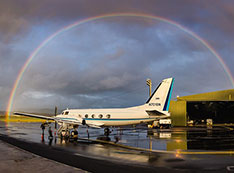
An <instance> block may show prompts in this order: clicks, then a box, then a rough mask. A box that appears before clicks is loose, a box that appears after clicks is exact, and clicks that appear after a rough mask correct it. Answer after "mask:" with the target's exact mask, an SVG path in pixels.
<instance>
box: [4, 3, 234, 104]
mask: <svg viewBox="0 0 234 173" xmlns="http://www.w3.org/2000/svg"><path fill="white" fill-rule="evenodd" d="M115 12H133V13H147V14H152V15H157V16H161V17H166V18H168V19H171V20H174V21H176V22H178V23H180V24H181V25H184V26H186V27H187V28H189V29H191V30H192V31H193V32H195V33H196V34H198V35H200V36H201V37H202V38H204V39H205V40H207V41H208V43H209V44H211V45H212V46H213V47H214V48H215V49H216V50H217V52H219V53H220V54H221V55H222V56H223V57H224V60H225V62H228V66H229V67H232V66H233V65H234V62H233V57H232V55H233V53H234V52H233V50H232V49H233V38H234V24H233V22H232V21H233V20H234V5H233V2H231V1H213V0H206V1H203V0H199V1H192V0H177V1H171V0H147V1H137V0H129V1H126V0H119V1H112V0H111V1H110V0H99V1H93V0H68V1H64V0H41V1H36V0H32V1H28V0H7V1H1V2H0V35H1V37H0V55H1V56H0V62H1V63H0V69H1V73H0V82H1V84H0V91H1V95H0V96H1V98H2V99H1V100H2V101H1V109H2V108H3V107H4V105H5V103H4V102H6V100H7V99H8V98H7V96H8V95H9V93H10V88H11V87H12V84H13V82H14V80H15V79H16V75H17V73H18V71H19V69H20V67H21V66H22V65H23V64H24V61H25V60H26V59H27V57H28V56H29V54H30V53H31V52H32V50H33V49H34V48H36V46H37V45H38V44H40V41H38V40H43V39H45V38H46V37H48V35H50V34H52V33H53V32H54V31H56V30H57V29H59V28H62V27H64V26H66V25H68V24H71V23H73V22H74V21H77V20H80V19H85V18H88V17H93V16H97V15H101V14H108V13H115ZM96 24H99V28H98V25H95V24H94V25H90V27H93V30H91V29H90V28H89V29H87V27H84V28H83V30H87V31H89V33H85V32H82V27H81V28H80V29H79V30H77V33H74V37H72V36H70V37H69V38H68V39H70V40H71V41H70V42H66V44H67V46H64V45H62V46H63V47H60V49H57V50H58V51H57V52H58V53H56V51H51V52H46V51H45V50H43V51H44V56H40V58H41V59H43V58H44V61H43V60H42V61H40V60H36V59H35V60H34V61H33V64H32V65H31V66H30V68H29V69H28V71H27V72H26V73H25V76H24V79H23V82H22V83H21V86H20V87H19V89H18V91H17V93H18V94H17V97H18V99H17V101H16V103H17V104H18V105H19V106H18V107H20V106H21V107H23V105H22V104H21V103H23V104H24V105H29V107H30V106H31V107H34V108H36V107H50V106H51V105H54V104H60V105H61V106H62V107H63V106H64V105H66V106H68V107H76V106H77V107H86V106H87V105H89V106H90V105H91V107H92V106H94V107H101V106H106V105H110V106H113V105H114V106H117V107H118V106H124V105H126V104H130V103H132V104H137V103H141V102H140V100H145V97H147V93H146V90H147V88H146V86H145V79H146V78H147V77H151V78H152V80H153V81H154V83H155V84H154V85H156V83H157V82H159V81H160V80H161V79H162V78H164V77H169V76H176V77H177V78H176V82H177V84H175V86H176V89H175V92H174V93H177V94H179V95H180V94H182V95H185V94H191V93H196V92H203V91H204V92H206V91H210V90H217V89H226V88H230V83H228V79H223V81H222V82H223V83H220V82H219V80H215V77H214V76H213V75H212V74H216V78H217V79H220V78H223V76H224V74H223V73H222V68H221V67H220V65H219V64H218V63H217V60H216V59H215V57H214V56H213V55H212V54H211V53H210V52H209V51H208V50H207V49H206V48H205V47H204V46H202V45H201V44H200V43H199V41H197V40H195V39H194V40H193V38H191V36H189V35H186V34H184V33H183V32H182V31H180V30H178V29H176V28H173V26H170V25H167V24H165V23H160V22H158V21H152V20H146V19H144V20H142V19H139V18H131V19H130V18H126V20H123V19H122V18H115V19H107V20H104V21H100V23H99V22H97V23H96ZM100 24H103V26H102V27H101V26H100ZM35 28H36V29H35ZM95 30H98V31H99V32H98V35H97V34H96V35H95V32H96V31H95ZM100 31H102V32H100ZM74 32H75V31H74ZM92 32H93V33H94V34H93V35H92V34H90V33H92ZM31 33H33V34H31ZM79 33H82V34H83V37H82V41H81V42H80V44H78V43H77V44H72V43H73V42H78V41H79V39H80V38H81V36H80V37H79V39H77V38H78V37H76V36H77V34H78V35H79ZM30 34H31V35H30ZM115 34H116V36H115ZM105 37H106V38H111V39H110V40H108V39H105V40H103V38H105ZM76 39H77V40H76ZM61 40H63V39H61ZM192 40H193V41H192ZM63 41H64V40H63ZM108 41H109V44H108ZM58 42H59V40H58ZM64 42H65V41H64ZM34 45H35V46H34ZM68 45H69V46H68ZM123 45H125V46H123ZM60 46H61V45H60ZM48 47H49V46H48ZM58 47H59V45H58ZM48 49H49V48H48ZM54 49H55V48H53V47H52V48H51V50H54ZM63 49H64V50H67V51H64V52H62V51H60V50H63ZM77 50H79V51H80V52H79V53H76V52H77ZM91 50H92V51H91ZM68 52H69V54H68ZM66 54H67V55H66ZM67 56H69V57H72V58H73V59H72V58H71V59H70V60H68V59H67ZM77 57H79V63H78V64H76V63H74V60H75V59H77ZM45 62H46V63H45ZM54 64H56V65H54ZM64 66H65V67H64ZM66 66H67V68H66ZM207 69H209V70H210V72H208V71H207ZM217 71H218V72H217ZM185 72H186V73H185ZM233 73H234V72H233ZM58 74H59V75H58ZM204 76H205V77H204ZM207 79H210V80H209V81H207ZM190 81H191V82H190ZM139 85H140V86H143V87H140V86H139ZM204 85H205V86H204ZM199 86H200V87H199ZM137 88H139V91H138V93H139V95H138V94H137V93H134V94H131V93H130V94H129V95H127V96H124V97H118V95H121V94H122V95H126V94H127V93H128V92H130V91H132V90H136V89H137ZM113 93H114V95H115V94H116V96H117V97H111V96H113ZM109 97H111V99H107V98H109ZM103 98H106V99H103ZM123 98H124V99H123ZM42 100H43V103H42ZM120 100H121V101H120ZM123 100H124V101H123ZM93 102H94V103H93ZM119 102H122V103H123V104H119ZM17 104H16V105H17ZM39 105H40V106H39ZM130 105H131V104H130Z"/></svg>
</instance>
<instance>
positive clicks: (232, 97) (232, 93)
mask: <svg viewBox="0 0 234 173" xmlns="http://www.w3.org/2000/svg"><path fill="white" fill-rule="evenodd" d="M182 100H184V101H234V89H229V90H223V91H215V92H208V93H202V94H195V95H190V96H183V97H177V101H182Z"/></svg>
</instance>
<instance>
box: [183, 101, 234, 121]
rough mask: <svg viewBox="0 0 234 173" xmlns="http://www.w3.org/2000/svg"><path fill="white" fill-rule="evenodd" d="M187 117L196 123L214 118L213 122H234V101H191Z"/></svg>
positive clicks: (188, 104) (188, 105) (188, 103)
mask: <svg viewBox="0 0 234 173" xmlns="http://www.w3.org/2000/svg"><path fill="white" fill-rule="evenodd" d="M187 116H188V117H187V118H188V120H193V121H194V122H196V123H198V124H199V123H201V122H202V120H206V119H212V120H213V123H215V124H218V123H234V101H189V102H187Z"/></svg>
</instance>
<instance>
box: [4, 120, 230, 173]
mask: <svg viewBox="0 0 234 173" xmlns="http://www.w3.org/2000/svg"><path fill="white" fill-rule="evenodd" d="M0 127H1V128H0V134H5V135H7V136H10V137H13V138H15V139H20V140H23V141H26V142H32V143H33V144H40V145H43V146H48V147H56V148H59V149H62V150H63V151H67V152H69V153H73V155H75V156H82V157H83V158H84V157H85V158H88V159H96V160H98V161H99V164H100V163H105V162H107V161H109V162H111V163H112V166H113V163H114V164H117V165H128V166H129V165H131V166H132V169H131V170H134V167H136V169H138V166H139V165H140V166H142V169H146V170H148V171H152V170H162V169H164V170H166V171H172V170H173V171H195V172H196V171H199V172H200V171H217V172H220V171H232V170H233V171H234V131H233V129H232V128H228V127H215V128H211V129H207V128H203V127H200V128H194V127H193V128H172V129H170V130H169V129H162V130H161V129H153V130H148V129H147V128H146V127H144V126H138V127H135V128H132V127H131V128H130V127H129V128H122V129H119V128H115V129H111V134H110V135H109V140H110V141H113V143H117V144H122V145H124V146H129V147H130V148H131V147H132V148H131V149H129V148H127V147H125V148H124V147H121V146H119V145H117V146H115V145H109V144H105V143H99V142H95V141H94V140H96V139H103V129H92V128H89V129H88V132H89V135H88V133H87V128H86V127H79V129H78V131H79V138H82V139H84V138H88V137H89V138H90V139H92V141H88V140H78V142H68V141H65V140H60V138H56V140H55V139H53V140H51V141H50V140H49V139H48V132H47V130H48V127H47V128H46V131H45V137H44V141H43V142H42V140H41V129H40V123H10V124H4V123H1V124H0ZM51 127H54V125H53V124H51ZM135 147H137V148H141V149H142V150H135V149H134V148H135ZM150 151H152V152H150ZM87 162H89V161H87ZM87 164H88V163H87ZM109 166H111V165H109ZM83 168H84V167H83ZM83 168H82V169H83ZM148 168H149V169H148ZM91 171H92V170H91ZM117 172H118V171H117Z"/></svg>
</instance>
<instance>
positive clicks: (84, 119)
mask: <svg viewBox="0 0 234 173" xmlns="http://www.w3.org/2000/svg"><path fill="white" fill-rule="evenodd" d="M173 84H174V78H167V79H164V80H163V81H162V82H161V83H160V84H159V85H158V87H157V88H156V89H155V91H154V92H153V94H152V95H151V96H150V97H149V99H148V100H147V102H146V103H145V104H143V105H140V106H134V107H128V108H108V109H67V110H64V111H62V113H61V114H59V115H56V116H53V117H49V116H44V115H36V114H29V113H23V112H14V114H15V115H22V116H29V117H34V118H40V119H46V120H53V121H55V122H56V123H58V124H59V125H60V128H59V129H58V131H57V133H58V134H59V133H60V132H61V131H62V130H67V129H69V128H71V127H75V126H77V127H78V126H80V125H86V126H88V127H94V128H101V127H106V128H107V129H108V127H116V126H126V125H136V124H141V123H150V122H152V123H153V122H154V121H156V120H159V119H162V118H167V117H170V113H169V112H168V109H169V105H170V100H171V93H172V89H173Z"/></svg>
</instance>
